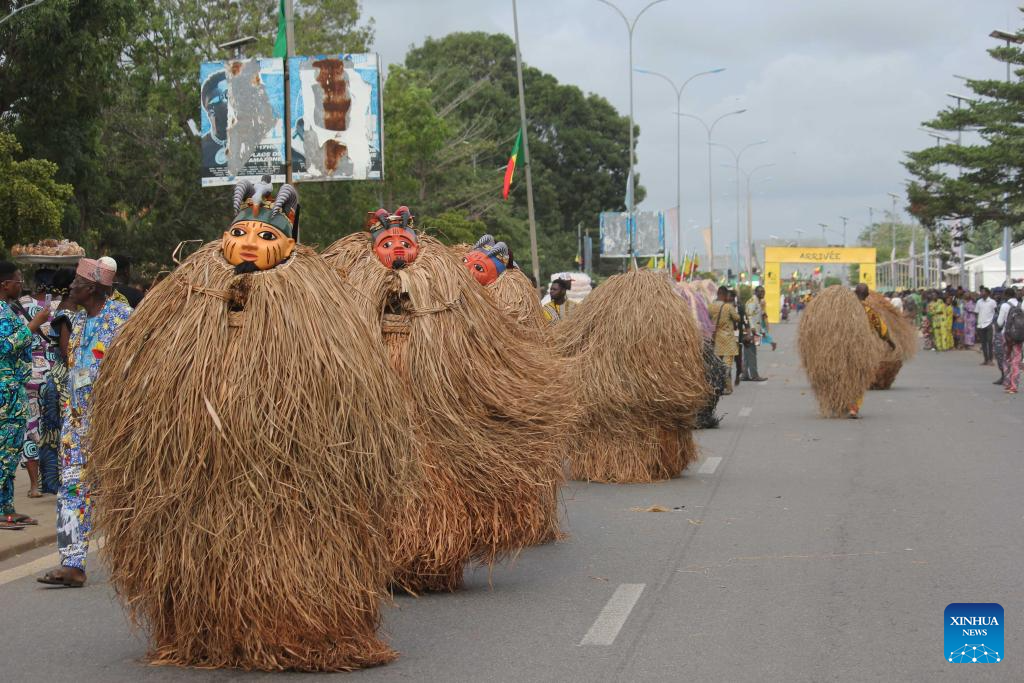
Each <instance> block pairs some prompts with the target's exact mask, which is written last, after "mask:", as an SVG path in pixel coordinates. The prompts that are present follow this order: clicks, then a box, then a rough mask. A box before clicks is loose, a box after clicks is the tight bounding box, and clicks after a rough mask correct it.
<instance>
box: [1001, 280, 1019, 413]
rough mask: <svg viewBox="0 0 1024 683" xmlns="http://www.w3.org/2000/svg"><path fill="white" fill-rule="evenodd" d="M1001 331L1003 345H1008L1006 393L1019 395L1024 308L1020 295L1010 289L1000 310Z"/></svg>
mask: <svg viewBox="0 0 1024 683" xmlns="http://www.w3.org/2000/svg"><path fill="white" fill-rule="evenodd" d="M997 323H998V325H999V329H1001V330H1002V331H1003V337H1004V339H1003V343H1004V344H1005V345H1006V372H1005V375H1006V377H1005V380H1006V382H1005V384H1006V393H1008V394H1016V393H1017V382H1018V380H1019V378H1020V366H1021V346H1022V344H1024V307H1022V306H1021V300H1020V293H1019V292H1017V290H1016V289H1014V288H1013V287H1010V291H1009V298H1008V299H1007V300H1006V303H1004V304H1003V305H1002V306H1001V307H1000V308H999V319H998V320H997Z"/></svg>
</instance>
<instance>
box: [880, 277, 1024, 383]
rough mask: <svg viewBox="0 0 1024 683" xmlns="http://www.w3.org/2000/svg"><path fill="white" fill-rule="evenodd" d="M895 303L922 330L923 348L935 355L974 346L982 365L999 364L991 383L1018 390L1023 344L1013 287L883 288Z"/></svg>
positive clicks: (1023, 312)
mask: <svg viewBox="0 0 1024 683" xmlns="http://www.w3.org/2000/svg"><path fill="white" fill-rule="evenodd" d="M885 296H886V297H887V298H888V299H889V301H890V302H891V303H892V305H893V306H895V307H896V308H897V309H899V310H901V311H903V313H904V315H906V316H908V317H910V318H913V320H914V324H915V325H916V326H917V327H918V329H920V330H921V336H922V338H923V344H924V348H925V349H927V350H932V351H935V352H936V353H939V352H944V351H953V350H967V349H973V348H975V346H976V345H977V346H978V347H980V349H979V350H980V351H981V354H982V361H981V365H988V366H998V368H999V378H998V379H996V380H995V381H994V382H993V384H995V385H998V386H1002V387H1003V389H1004V390H1005V391H1006V393H1008V394H1016V393H1017V391H1018V389H1019V386H1020V385H1019V382H1020V371H1021V345H1022V343H1024V308H1022V306H1021V292H1020V290H1019V289H1018V288H1016V287H994V288H992V289H989V288H988V287H981V288H980V289H979V290H978V291H977V292H968V291H965V290H964V288H963V287H947V288H945V289H941V290H940V289H925V290H916V291H912V290H904V291H899V292H895V291H894V292H886V294H885Z"/></svg>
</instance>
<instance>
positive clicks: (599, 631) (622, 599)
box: [580, 583, 647, 645]
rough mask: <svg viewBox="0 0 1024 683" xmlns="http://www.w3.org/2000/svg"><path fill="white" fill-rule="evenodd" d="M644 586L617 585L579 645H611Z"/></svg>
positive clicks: (635, 584) (634, 584)
mask: <svg viewBox="0 0 1024 683" xmlns="http://www.w3.org/2000/svg"><path fill="white" fill-rule="evenodd" d="M646 585H647V584H643V583H621V584H619V587H618V588H616V589H615V592H614V593H613V594H612V597H611V598H609V600H608V604H606V605H605V606H604V609H603V610H601V613H600V614H599V615H597V621H595V622H594V625H593V626H591V627H590V630H589V631H587V635H585V636H583V640H581V641H580V645H611V644H612V643H614V642H615V639H616V638H617V637H618V635H619V631H621V630H622V626H623V625H624V624H625V623H626V619H629V613H630V612H632V611H633V608H634V607H635V606H636V602H637V600H639V599H640V594H641V593H643V592H644V586H646Z"/></svg>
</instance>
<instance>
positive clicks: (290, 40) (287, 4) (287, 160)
mask: <svg viewBox="0 0 1024 683" xmlns="http://www.w3.org/2000/svg"><path fill="white" fill-rule="evenodd" d="M294 13H295V9H294V7H293V6H292V0H284V36H285V45H286V49H285V55H284V181H285V182H286V183H288V184H289V185H290V184H291V182H292V107H291V101H292V88H291V78H290V74H289V73H288V58H289V57H292V56H294V55H295V31H294V29H293V28H292V17H293V16H294Z"/></svg>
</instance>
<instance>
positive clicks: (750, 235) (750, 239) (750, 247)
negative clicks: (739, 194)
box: [740, 163, 775, 271]
mask: <svg viewBox="0 0 1024 683" xmlns="http://www.w3.org/2000/svg"><path fill="white" fill-rule="evenodd" d="M774 165H775V164H774V163H771V164H761V165H760V166H755V167H754V168H752V169H750V170H749V171H744V172H743V173H744V175H746V176H747V258H748V259H750V263H749V264H748V265H749V267H750V269H751V271H753V268H754V261H755V260H756V256H757V255H756V254H755V253H754V210H753V208H752V207H753V198H752V195H751V194H750V179H751V178H752V177H753V176H754V174H755V173H757V172H758V171H760V170H763V169H766V168H771V167H772V166H774ZM740 170H741V171H742V170H743V169H740ZM761 180H762V182H763V181H765V180H771V177H768V178H762V179H761Z"/></svg>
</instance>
